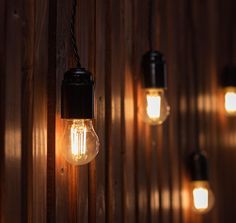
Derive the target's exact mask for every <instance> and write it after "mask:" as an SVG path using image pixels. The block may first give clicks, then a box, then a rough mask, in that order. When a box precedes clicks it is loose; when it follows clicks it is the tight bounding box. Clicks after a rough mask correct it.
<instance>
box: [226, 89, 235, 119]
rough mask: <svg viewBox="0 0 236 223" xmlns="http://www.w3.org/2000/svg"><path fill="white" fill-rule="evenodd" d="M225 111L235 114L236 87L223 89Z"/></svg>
mask: <svg viewBox="0 0 236 223" xmlns="http://www.w3.org/2000/svg"><path fill="white" fill-rule="evenodd" d="M225 111H226V112H227V114H228V115H231V116H233V115H236V88H233V87H230V88H226V89H225Z"/></svg>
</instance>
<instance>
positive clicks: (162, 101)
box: [144, 88, 170, 125]
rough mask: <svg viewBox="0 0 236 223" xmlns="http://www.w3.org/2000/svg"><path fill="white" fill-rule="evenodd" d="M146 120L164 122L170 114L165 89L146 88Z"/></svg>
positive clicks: (154, 122) (151, 122)
mask: <svg viewBox="0 0 236 223" xmlns="http://www.w3.org/2000/svg"><path fill="white" fill-rule="evenodd" d="M144 94H145V101H146V105H145V114H144V115H145V120H146V121H147V122H148V123H150V124H152V125H156V124H162V123H163V122H164V121H165V120H166V118H167V117H168V115H169V112H170V107H169V105H168V103H167V100H166V97H165V92H164V89H158V88H153V89H145V93H144Z"/></svg>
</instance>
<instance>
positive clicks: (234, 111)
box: [222, 66, 236, 116]
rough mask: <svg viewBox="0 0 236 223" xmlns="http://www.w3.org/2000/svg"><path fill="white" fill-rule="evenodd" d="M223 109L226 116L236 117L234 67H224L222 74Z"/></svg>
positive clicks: (235, 68) (235, 78) (235, 73)
mask: <svg viewBox="0 0 236 223" xmlns="http://www.w3.org/2000/svg"><path fill="white" fill-rule="evenodd" d="M222 87H223V89H224V107H225V112H226V114H227V115H228V116H236V66H227V67H225V69H224V71H223V74H222Z"/></svg>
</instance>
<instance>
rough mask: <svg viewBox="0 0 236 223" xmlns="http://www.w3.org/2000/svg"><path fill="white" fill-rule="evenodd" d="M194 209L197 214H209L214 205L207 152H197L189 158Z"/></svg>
mask: <svg viewBox="0 0 236 223" xmlns="http://www.w3.org/2000/svg"><path fill="white" fill-rule="evenodd" d="M189 170H190V178H191V198H192V199H191V201H192V208H193V210H194V211H195V212H197V213H201V214H203V213H207V212H209V211H210V210H211V209H212V207H213V205H214V200H215V199H214V195H213V193H212V190H211V188H210V184H209V176H208V160H207V157H206V154H205V152H203V151H199V150H197V151H195V152H193V153H192V154H191V155H190V157H189Z"/></svg>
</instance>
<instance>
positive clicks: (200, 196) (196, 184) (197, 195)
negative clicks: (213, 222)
mask: <svg viewBox="0 0 236 223" xmlns="http://www.w3.org/2000/svg"><path fill="white" fill-rule="evenodd" d="M214 200H215V199H214V195H213V193H212V191H211V189H210V187H209V183H208V181H193V182H192V203H193V210H194V211H195V212H198V213H206V212H208V211H210V210H211V209H212V207H213V205H214Z"/></svg>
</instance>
